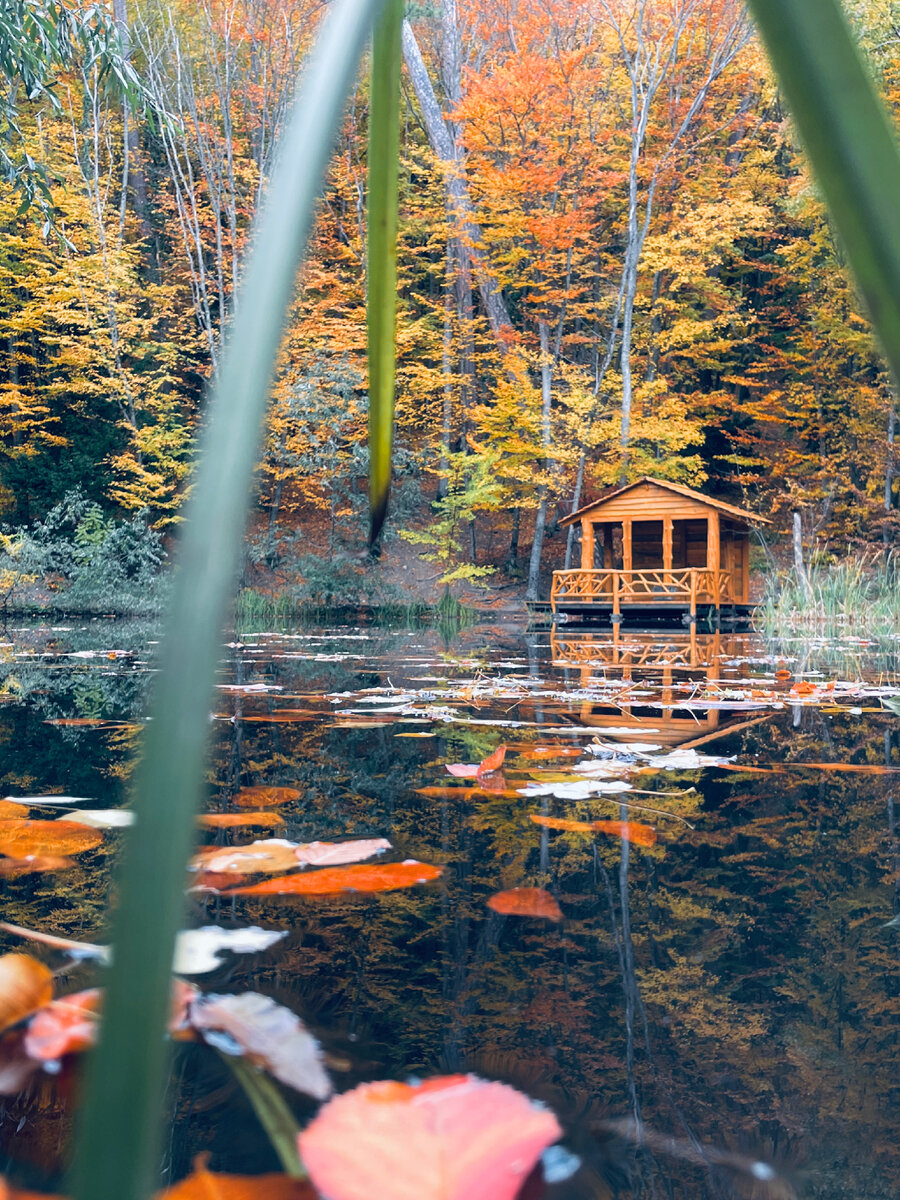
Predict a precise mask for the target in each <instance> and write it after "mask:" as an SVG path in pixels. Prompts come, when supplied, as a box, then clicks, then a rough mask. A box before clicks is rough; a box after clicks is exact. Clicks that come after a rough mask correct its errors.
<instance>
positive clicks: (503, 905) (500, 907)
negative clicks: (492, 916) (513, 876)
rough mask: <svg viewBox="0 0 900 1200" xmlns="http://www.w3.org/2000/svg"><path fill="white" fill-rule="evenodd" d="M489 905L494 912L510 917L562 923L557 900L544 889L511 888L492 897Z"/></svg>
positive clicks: (560, 910)
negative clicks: (543, 919) (543, 918)
mask: <svg viewBox="0 0 900 1200" xmlns="http://www.w3.org/2000/svg"><path fill="white" fill-rule="evenodd" d="M487 904H488V908H492V909H493V910H494V912H498V913H503V914H504V915H505V916H510V917H546V918H547V920H548V921H561V920H562V917H563V914H562V909H561V908H560V907H559V905H558V904H557V903H556V900H555V899H554V898H553V897H552V896H551V895H550V893H549V892H546V891H544V889H543V888H534V887H517V888H510V889H509V891H506V892H497V893H496V894H495V895H493V896H491V898H490V900H488V902H487Z"/></svg>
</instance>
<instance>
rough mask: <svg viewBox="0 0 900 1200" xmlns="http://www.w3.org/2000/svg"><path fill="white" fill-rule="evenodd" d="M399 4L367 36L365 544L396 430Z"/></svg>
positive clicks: (387, 477)
mask: <svg viewBox="0 0 900 1200" xmlns="http://www.w3.org/2000/svg"><path fill="white" fill-rule="evenodd" d="M402 28H403V0H386V2H385V6H384V11H383V12H382V15H381V19H380V21H379V22H378V25H377V26H376V29H375V34H374V37H373V39H372V80H371V90H370V95H369V159H368V161H369V212H368V224H369V228H368V264H369V279H368V295H367V302H366V303H367V314H366V316H367V322H368V344H369V510H370V526H369V545H370V546H371V547H373V548H374V547H375V546H377V544H378V538H379V535H380V534H381V530H382V527H383V525H384V519H385V517H386V516H387V505H388V494H389V492H390V486H391V444H392V441H393V433H394V365H395V321H396V308H397V187H398V184H397V180H398V176H399V158H400V64H401V60H402V57H403V50H402V45H401V33H402Z"/></svg>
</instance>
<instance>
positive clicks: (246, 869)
mask: <svg viewBox="0 0 900 1200" xmlns="http://www.w3.org/2000/svg"><path fill="white" fill-rule="evenodd" d="M390 849H391V843H390V842H389V841H387V839H386V838H361V839H359V840H357V841H351V842H303V843H297V842H288V841H285V840H283V839H281V838H268V839H266V840H263V841H258V842H251V843H250V844H249V845H248V846H233V847H225V848H224V849H222V848H219V847H211V848H209V849H206V850H201V851H200V853H199V854H198V855H196V857H195V858H194V860H193V863H192V866H193V867H194V869H195V870H205V871H209V872H212V873H213V874H223V875H227V874H235V875H252V874H253V873H254V872H269V871H289V870H290V869H291V868H292V867H298V866H315V867H318V866H322V867H325V866H337V865H338V864H340V863H352V862H359V861H360V860H361V859H364V858H371V857H372V855H373V854H380V853H381V852H382V851H384V850H390Z"/></svg>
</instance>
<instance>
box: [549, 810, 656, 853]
mask: <svg viewBox="0 0 900 1200" xmlns="http://www.w3.org/2000/svg"><path fill="white" fill-rule="evenodd" d="M530 817H531V820H532V821H534V823H535V825H543V826H544V828H545V829H560V830H565V831H566V832H569V833H611V834H613V835H614V836H616V837H620V838H623V839H624V840H625V841H626V842H634V844H635V845H636V846H653V845H655V844H656V830H655V829H654V828H653V826H652V825H642V824H640V822H638V821H574V820H572V819H571V818H569V817H543V816H539V815H538V814H537V813H531V814H530Z"/></svg>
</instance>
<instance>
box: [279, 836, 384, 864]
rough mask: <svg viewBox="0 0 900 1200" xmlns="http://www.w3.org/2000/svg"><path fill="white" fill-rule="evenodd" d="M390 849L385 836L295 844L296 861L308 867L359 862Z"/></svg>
mask: <svg viewBox="0 0 900 1200" xmlns="http://www.w3.org/2000/svg"><path fill="white" fill-rule="evenodd" d="M390 849H391V843H390V842H389V841H388V840H387V838H359V839H357V840H356V841H352V842H305V843H301V844H300V845H299V846H297V848H296V850H295V852H294V853H295V854H296V856H297V861H298V862H299V863H302V864H304V865H305V866H308V867H330V866H338V865H339V864H340V863H352V862H359V861H360V860H361V859H364V858H371V857H372V855H373V854H381V853H383V852H384V851H385V850H390Z"/></svg>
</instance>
